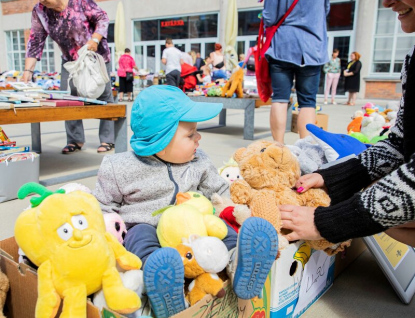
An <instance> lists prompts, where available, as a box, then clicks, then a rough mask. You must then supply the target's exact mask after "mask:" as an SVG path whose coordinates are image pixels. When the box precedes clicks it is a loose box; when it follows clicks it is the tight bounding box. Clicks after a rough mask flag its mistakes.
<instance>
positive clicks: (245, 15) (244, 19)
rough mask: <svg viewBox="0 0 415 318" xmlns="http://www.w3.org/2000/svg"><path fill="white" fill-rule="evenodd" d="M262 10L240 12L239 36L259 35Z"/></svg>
mask: <svg viewBox="0 0 415 318" xmlns="http://www.w3.org/2000/svg"><path fill="white" fill-rule="evenodd" d="M261 13H262V10H253V11H239V12H238V36H241V35H258V30H259V24H260V22H261V19H260V18H259V15H260V14H261Z"/></svg>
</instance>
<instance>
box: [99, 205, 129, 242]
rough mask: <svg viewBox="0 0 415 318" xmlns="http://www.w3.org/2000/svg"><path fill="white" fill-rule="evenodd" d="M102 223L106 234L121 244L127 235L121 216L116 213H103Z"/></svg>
mask: <svg viewBox="0 0 415 318" xmlns="http://www.w3.org/2000/svg"><path fill="white" fill-rule="evenodd" d="M104 221H105V227H106V229H107V232H109V233H111V234H112V235H114V236H115V237H116V238H117V240H118V241H119V242H120V243H121V244H123V243H124V237H125V235H126V234H127V228H126V226H125V223H124V221H123V219H122V218H121V216H120V215H119V214H118V213H115V212H114V213H104Z"/></svg>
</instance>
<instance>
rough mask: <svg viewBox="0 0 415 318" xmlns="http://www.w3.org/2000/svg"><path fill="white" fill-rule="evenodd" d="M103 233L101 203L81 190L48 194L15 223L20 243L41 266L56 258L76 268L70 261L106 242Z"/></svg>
mask: <svg viewBox="0 0 415 318" xmlns="http://www.w3.org/2000/svg"><path fill="white" fill-rule="evenodd" d="M104 233H105V224H104V221H103V217H102V213H101V210H100V208H99V204H98V202H97V201H96V199H95V198H94V197H93V196H92V195H90V194H87V193H84V192H81V191H75V192H72V193H70V194H54V195H52V196H49V197H47V198H46V199H45V200H44V201H43V202H42V204H41V205H40V206H38V207H35V208H32V209H29V210H26V211H25V212H23V213H22V214H21V215H20V216H19V218H18V219H17V221H16V225H15V236H16V241H17V243H18V244H19V246H20V247H21V248H22V249H23V251H25V253H26V254H27V256H28V257H29V258H30V259H31V261H32V262H34V263H35V264H36V265H38V266H39V265H40V264H42V263H43V262H44V261H46V260H47V259H51V258H54V260H56V261H59V259H61V260H62V261H63V260H64V262H67V261H69V263H66V264H62V265H63V266H69V267H72V268H73V264H71V263H72V262H78V261H79V257H82V255H84V254H85V256H89V257H90V256H91V255H90V253H91V252H94V251H93V249H92V246H94V245H96V244H97V243H98V244H100V242H103V243H105V238H104ZM92 243H93V244H92ZM95 247H96V246H95ZM95 253H96V252H95ZM70 255H76V257H77V259H72V260H71V259H70ZM68 256H69V257H68ZM61 257H62V258H61Z"/></svg>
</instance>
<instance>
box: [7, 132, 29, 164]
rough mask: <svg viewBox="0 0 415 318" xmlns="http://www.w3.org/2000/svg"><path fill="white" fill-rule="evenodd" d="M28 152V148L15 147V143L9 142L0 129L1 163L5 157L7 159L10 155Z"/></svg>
mask: <svg viewBox="0 0 415 318" xmlns="http://www.w3.org/2000/svg"><path fill="white" fill-rule="evenodd" d="M29 151H30V147H28V146H23V147H16V142H15V141H11V140H10V139H9V137H7V135H6V132H5V131H4V130H3V128H1V127H0V162H2V161H3V159H4V158H5V157H9V156H10V155H12V154H15V153H22V152H29ZM2 158H3V159H2Z"/></svg>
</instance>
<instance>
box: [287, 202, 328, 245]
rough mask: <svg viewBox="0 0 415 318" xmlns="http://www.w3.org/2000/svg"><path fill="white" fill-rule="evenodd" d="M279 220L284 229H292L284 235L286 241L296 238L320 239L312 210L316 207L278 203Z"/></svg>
mask: <svg viewBox="0 0 415 318" xmlns="http://www.w3.org/2000/svg"><path fill="white" fill-rule="evenodd" d="M279 209H280V212H281V221H282V224H283V226H282V227H283V228H284V229H288V230H292V232H291V233H290V234H287V235H284V237H285V238H286V239H287V240H288V241H296V240H300V239H303V240H320V239H322V237H321V235H320V232H319V231H318V230H317V228H316V226H315V224H314V211H315V209H316V208H311V207H304V206H296V205H280V206H279Z"/></svg>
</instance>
